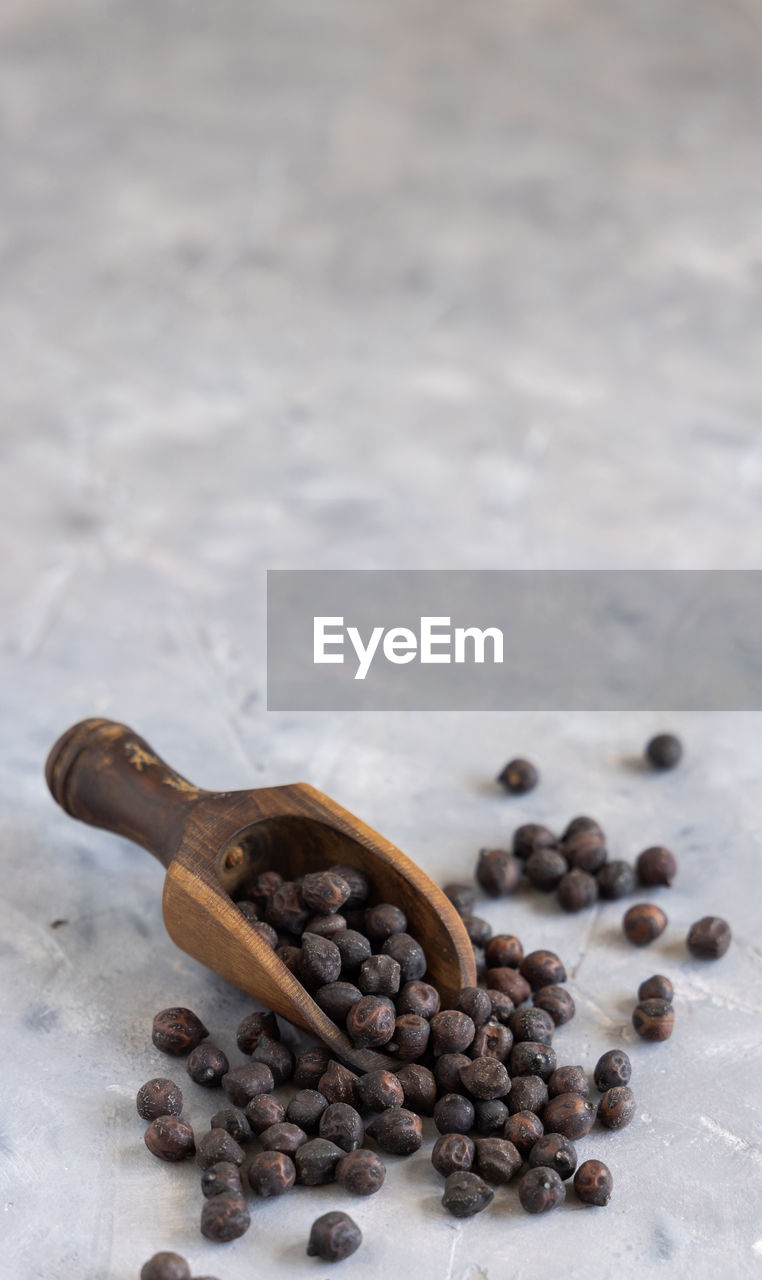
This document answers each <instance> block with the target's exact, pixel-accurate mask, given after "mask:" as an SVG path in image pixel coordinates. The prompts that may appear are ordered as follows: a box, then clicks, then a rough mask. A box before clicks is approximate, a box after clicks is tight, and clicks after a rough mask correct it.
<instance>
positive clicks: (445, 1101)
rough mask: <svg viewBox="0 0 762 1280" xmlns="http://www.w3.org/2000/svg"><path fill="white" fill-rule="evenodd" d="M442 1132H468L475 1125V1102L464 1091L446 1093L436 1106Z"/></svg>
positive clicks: (435, 1109) (437, 1120) (438, 1126)
mask: <svg viewBox="0 0 762 1280" xmlns="http://www.w3.org/2000/svg"><path fill="white" fill-rule="evenodd" d="M434 1124H435V1125H436V1127H437V1129H438V1130H439V1132H440V1133H468V1131H469V1129H472V1128H473V1126H474V1104H473V1102H472V1101H471V1099H470V1098H466V1097H465V1095H464V1094H462V1093H445V1094H444V1095H443V1096H442V1097H441V1098H440V1099H439V1101H438V1102H437V1103H436V1105H435V1106H434Z"/></svg>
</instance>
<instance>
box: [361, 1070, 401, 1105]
mask: <svg viewBox="0 0 762 1280" xmlns="http://www.w3.org/2000/svg"><path fill="white" fill-rule="evenodd" d="M357 1092H358V1094H359V1097H360V1102H361V1103H362V1105H363V1106H364V1107H369V1108H370V1110H371V1111H386V1109H387V1107H401V1106H402V1105H403V1103H404V1101H405V1091H404V1089H403V1087H402V1085H401V1084H400V1082H399V1080H398V1079H397V1077H396V1075H395V1074H394V1072H393V1071H384V1069H383V1068H379V1069H377V1070H375V1071H369V1072H368V1073H367V1075H364V1076H360V1079H359V1080H358V1082H357Z"/></svg>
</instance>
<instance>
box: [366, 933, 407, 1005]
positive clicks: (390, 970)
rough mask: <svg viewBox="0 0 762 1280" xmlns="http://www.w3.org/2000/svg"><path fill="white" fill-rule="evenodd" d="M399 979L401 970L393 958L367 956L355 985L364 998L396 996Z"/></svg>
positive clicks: (388, 956)
mask: <svg viewBox="0 0 762 1280" xmlns="http://www.w3.org/2000/svg"><path fill="white" fill-rule="evenodd" d="M411 941H412V939H411ZM416 945H417V944H416ZM401 979H402V969H401V967H400V965H399V962H398V961H397V960H395V959H394V957H393V956H390V955H378V956H369V957H368V959H367V960H363V962H362V964H361V965H360V971H359V973H358V975H357V985H358V987H359V988H360V990H361V991H362V993H363V995H366V996H396V994H397V992H398V991H399V989H400V981H401Z"/></svg>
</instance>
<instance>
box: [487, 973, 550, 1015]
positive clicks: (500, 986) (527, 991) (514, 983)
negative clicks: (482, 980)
mask: <svg viewBox="0 0 762 1280" xmlns="http://www.w3.org/2000/svg"><path fill="white" fill-rule="evenodd" d="M486 983H487V989H488V990H489V991H500V992H501V993H502V994H503V995H506V996H508V998H509V1000H512V1001H513V1003H514V1004H515V1005H517V1006H518V1005H520V1004H523V1003H524V1001H525V1000H528V999H529V997H530V996H531V994H532V988H531V987H530V985H529V983H528V982H527V980H526V978H524V977H523V976H522V975H521V973H519V972H518V971H517V970H516V969H509V968H508V967H503V968H501V969H488V970H487V973H486ZM542 985H543V986H547V983H543V984H542Z"/></svg>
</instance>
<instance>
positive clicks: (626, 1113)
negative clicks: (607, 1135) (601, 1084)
mask: <svg viewBox="0 0 762 1280" xmlns="http://www.w3.org/2000/svg"><path fill="white" fill-rule="evenodd" d="M637 1109H638V1107H637V1103H636V1101H635V1094H634V1093H633V1092H632V1089H630V1088H628V1087H627V1085H618V1086H616V1087H615V1088H613V1089H607V1090H606V1092H605V1093H604V1095H603V1097H602V1098H601V1100H600V1102H599V1103H598V1119H599V1120H600V1122H601V1124H602V1125H604V1126H605V1127H606V1128H607V1129H624V1128H625V1126H626V1125H628V1124H629V1123H630V1121H631V1120H632V1118H633V1116H634V1115H635V1112H636V1111H637Z"/></svg>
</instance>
